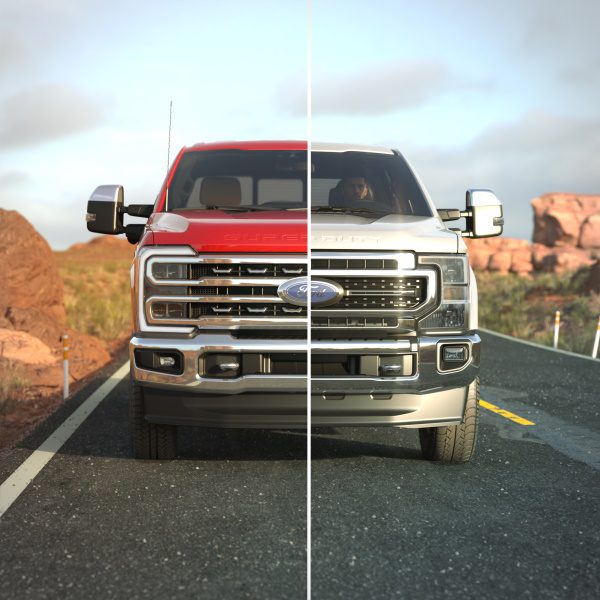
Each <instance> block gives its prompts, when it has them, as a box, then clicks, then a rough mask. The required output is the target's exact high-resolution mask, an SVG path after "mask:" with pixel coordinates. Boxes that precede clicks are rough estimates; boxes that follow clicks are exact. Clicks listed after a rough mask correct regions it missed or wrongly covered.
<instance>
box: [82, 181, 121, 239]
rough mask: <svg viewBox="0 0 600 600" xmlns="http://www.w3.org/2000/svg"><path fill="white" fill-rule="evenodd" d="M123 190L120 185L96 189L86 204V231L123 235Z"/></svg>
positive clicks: (102, 186) (103, 186)
mask: <svg viewBox="0 0 600 600" xmlns="http://www.w3.org/2000/svg"><path fill="white" fill-rule="evenodd" d="M124 196H125V194H124V190H123V186H122V185H101V186H99V187H97V188H96V189H95V190H94V192H93V193H92V195H91V196H90V199H89V200H88V204H87V214H86V217H85V220H86V221H87V228H88V231H93V232H94V233H108V234H110V235H117V234H119V233H125V227H124V226H123V214H124V212H125V207H124Z"/></svg>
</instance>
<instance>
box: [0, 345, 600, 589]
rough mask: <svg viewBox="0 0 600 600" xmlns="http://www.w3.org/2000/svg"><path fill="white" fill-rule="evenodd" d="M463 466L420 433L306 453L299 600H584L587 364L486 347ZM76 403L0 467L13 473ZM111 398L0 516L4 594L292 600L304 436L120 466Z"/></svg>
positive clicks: (216, 440) (201, 439) (217, 439)
mask: <svg viewBox="0 0 600 600" xmlns="http://www.w3.org/2000/svg"><path fill="white" fill-rule="evenodd" d="M484 338H485V339H484V342H485V346H484V352H483V368H482V384H483V393H482V396H483V398H484V399H485V400H488V401H489V402H491V403H493V404H495V405H497V406H500V407H501V408H503V409H507V410H509V411H512V412H514V413H516V414H518V415H520V416H522V417H526V418H528V419H530V420H531V421H533V422H535V423H536V425H533V426H523V425H519V424H517V423H515V422H513V421H510V420H508V419H506V418H505V417H502V416H500V415H498V414H494V413H492V412H490V411H488V410H482V419H481V430H480V438H479V445H478V449H477V453H476V456H475V458H474V460H473V461H472V462H471V463H469V464H468V465H464V466H442V465H438V464H431V463H428V462H425V461H423V460H422V459H421V458H420V454H419V451H418V442H417V432H416V431H414V430H391V429H384V428H381V429H359V428H352V429H350V428H347V429H346V428H343V429H342V428H340V429H335V430H319V431H317V432H315V433H314V435H313V438H312V450H313V461H312V480H311V483H312V492H313V494H312V546H311V553H312V564H311V572H312V598H313V599H315V600H321V599H328V598H345V599H351V598H361V599H363V598H394V597H403V598H445V597H451V598H456V597H461V598H484V599H485V598H511V599H512V598H565V599H566V598H596V597H598V595H599V594H600V568H599V567H600V564H599V563H600V533H599V532H600V516H599V512H598V506H599V500H600V485H599V484H600V477H599V472H598V469H599V468H600V441H599V440H600V432H599V425H600V419H599V412H600V394H599V392H598V390H597V387H598V386H599V385H600V363H594V362H592V361H585V360H582V359H579V358H572V357H569V356H566V355H562V354H556V353H552V352H549V351H546V350H539V349H535V348H532V347H530V346H525V345H522V344H515V343H513V342H508V341H506V340H503V339H500V338H496V337H491V336H484ZM94 385H97V383H96V384H91V385H90V386H89V389H87V390H83V391H82V392H81V393H80V394H78V396H77V397H76V398H74V399H73V400H72V401H71V402H70V403H68V405H67V406H65V407H64V409H62V410H61V411H59V412H58V413H57V414H55V415H54V416H53V417H52V418H51V419H49V420H48V421H47V422H46V423H45V424H44V425H42V427H40V429H39V430H38V431H36V432H35V433H34V434H33V435H32V436H30V437H29V438H28V439H27V440H25V441H24V442H22V443H21V444H19V446H18V447H17V448H15V449H14V450H13V451H11V452H10V453H8V454H6V455H4V456H3V457H2V459H1V460H0V481H3V480H4V479H5V478H6V477H7V476H8V475H10V473H12V472H13V471H14V470H15V469H16V468H17V467H18V465H19V464H20V463H21V462H22V461H23V460H24V459H25V458H27V456H28V455H29V454H31V452H32V451H33V450H35V449H36V448H37V447H38V446H39V444H40V443H41V442H42V441H43V440H44V439H45V438H46V437H47V436H48V435H49V434H50V433H51V432H52V431H53V430H54V429H55V428H56V426H57V425H58V424H60V423H61V422H62V421H63V420H64V419H65V417H66V416H67V415H68V414H69V412H71V411H72V410H73V408H74V407H75V406H76V405H77V404H78V403H79V402H80V401H81V400H83V399H84V398H85V397H86V396H87V395H89V393H90V391H91V390H92V389H93V387H94ZM126 414H127V401H126V383H125V382H123V383H121V384H119V385H118V386H117V387H116V388H115V390H114V391H113V392H112V393H111V394H110V395H109V396H108V397H107V398H106V399H105V400H104V401H103V402H102V403H101V404H100V406H99V407H98V408H97V409H96V411H95V412H94V413H93V414H92V415H91V416H90V417H89V418H88V420H87V421H85V422H84V424H83V425H82V426H81V427H80V428H79V429H78V430H77V431H76V432H75V434H74V435H73V437H72V438H71V439H70V440H69V441H68V442H67V443H66V444H65V446H63V448H62V449H61V451H60V452H59V453H58V454H57V455H56V456H55V457H54V458H53V459H52V460H51V461H50V462H49V464H48V465H47V466H46V467H45V468H44V469H43V471H42V472H41V473H40V474H39V475H38V477H36V479H35V480H34V481H33V482H32V484H31V485H30V486H29V487H28V488H27V489H26V490H25V491H24V492H23V494H22V495H21V496H20V497H19V498H18V499H17V501H16V502H15V503H14V504H13V505H12V506H11V507H10V508H9V509H8V511H7V512H6V513H5V514H4V516H2V518H0V597H2V598H3V599H5V598H6V599H12V598H15V599H16V598H18V599H21V598H53V597H59V596H60V597H66V598H80V597H84V596H86V597H92V598H122V597H128V598H150V597H152V598H165V597H181V598H192V597H193V598H198V597H203V598H226V599H228V598H275V599H278V598H294V599H296V598H297V599H303V598H306V552H305V540H306V463H305V452H306V437H305V436H304V435H303V434H302V433H298V432H282V431H279V432H268V431H267V432H265V431H250V430H248V431H235V430H226V431H218V430H199V429H184V430H183V436H182V439H181V444H180V445H181V448H180V450H181V453H180V454H181V455H180V458H179V459H178V460H176V461H173V462H156V463H145V462H143V461H135V460H132V459H131V458H130V457H129V442H128V438H127V426H126Z"/></svg>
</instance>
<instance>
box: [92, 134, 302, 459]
mask: <svg viewBox="0 0 600 600" xmlns="http://www.w3.org/2000/svg"><path fill="white" fill-rule="evenodd" d="M306 147H307V145H306V142H294V141H291V142H281V141H278V142H242V143H239V142H230V143H218V144H199V145H196V146H193V147H189V148H184V149H183V150H181V152H180V153H179V154H178V156H177V158H176V159H175V161H174V162H173V166H172V167H171V169H170V171H169V174H168V176H167V178H166V180H165V182H164V184H163V187H162V189H161V191H160V193H159V195H158V197H157V200H156V202H155V204H154V205H153V206H151V207H150V206H145V205H130V206H128V207H125V205H124V201H123V196H124V194H123V188H122V187H121V186H100V187H99V188H97V189H96V191H95V192H94V193H93V194H92V197H91V198H90V201H89V203H88V217H87V219H88V229H90V230H91V231H96V232H99V233H113V234H114V233H125V234H126V235H127V237H128V239H129V240H130V241H132V242H137V243H138V247H137V250H136V253H135V259H134V263H133V266H132V272H131V289H132V306H133V323H134V327H133V335H132V338H131V342H130V359H131V398H130V425H131V431H132V437H133V449H134V454H135V456H136V457H139V458H171V457H173V456H174V455H175V453H176V439H177V426H178V425H201V426H217V427H261V428H263V427H273V428H279V427H300V428H304V427H306V398H307V379H306V372H307V341H306V340H307V294H306V283H307V274H308V272H307V254H306V253H307V219H306V209H307V186H308V184H309V182H308V181H307V152H306ZM124 214H130V215H136V216H144V217H148V223H147V225H124V223H123V215H124Z"/></svg>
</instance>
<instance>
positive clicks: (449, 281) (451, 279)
mask: <svg viewBox="0 0 600 600" xmlns="http://www.w3.org/2000/svg"><path fill="white" fill-rule="evenodd" d="M419 262H420V263H421V264H422V265H437V266H438V267H439V268H440V271H441V272H442V285H456V284H462V285H466V284H467V283H468V278H467V257H466V256H464V255H462V256H420V257H419Z"/></svg>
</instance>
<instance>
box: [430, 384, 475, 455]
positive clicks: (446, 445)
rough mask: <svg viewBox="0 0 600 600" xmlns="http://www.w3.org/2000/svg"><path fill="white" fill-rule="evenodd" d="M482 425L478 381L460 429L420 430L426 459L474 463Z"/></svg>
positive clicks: (458, 427)
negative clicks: (480, 421) (480, 423)
mask: <svg viewBox="0 0 600 600" xmlns="http://www.w3.org/2000/svg"><path fill="white" fill-rule="evenodd" d="M478 422H479V378H477V379H476V380H475V381H474V382H473V383H472V384H471V385H469V387H468V389H467V403H466V407H465V416H464V419H463V422H462V423H461V424H460V425H453V426H446V427H424V428H422V429H419V441H420V442H421V451H422V452H423V457H424V458H427V459H428V460H435V461H439V462H444V463H451V464H452V463H455V464H460V463H466V462H469V460H471V457H472V456H473V453H474V452H475V445H476V442H477V427H478Z"/></svg>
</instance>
